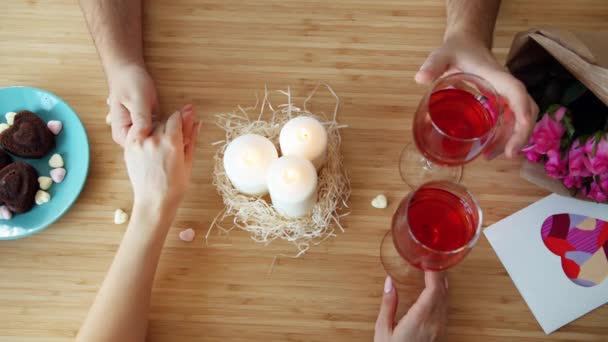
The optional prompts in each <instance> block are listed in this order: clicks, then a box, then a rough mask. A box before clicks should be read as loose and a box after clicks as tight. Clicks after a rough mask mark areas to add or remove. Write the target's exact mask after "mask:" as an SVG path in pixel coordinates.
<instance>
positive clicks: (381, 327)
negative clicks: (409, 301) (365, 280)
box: [374, 276, 399, 341]
mask: <svg viewBox="0 0 608 342" xmlns="http://www.w3.org/2000/svg"><path fill="white" fill-rule="evenodd" d="M398 303H399V299H398V298H397V290H396V289H395V286H393V280H392V279H391V277H390V276H387V277H386V280H385V281H384V294H383V296H382V304H380V313H379V314H378V319H377V320H376V329H375V334H376V335H375V339H374V340H375V341H386V338H387V337H390V336H391V335H392V333H393V326H394V325H395V312H396V311H397V304H398Z"/></svg>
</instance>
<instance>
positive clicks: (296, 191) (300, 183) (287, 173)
mask: <svg viewBox="0 0 608 342" xmlns="http://www.w3.org/2000/svg"><path fill="white" fill-rule="evenodd" d="M268 191H269V192H270V199H272V205H273V206H274V207H275V209H276V210H277V211H278V212H279V213H281V214H282V215H284V216H287V217H302V216H305V215H307V214H309V213H310V211H311V209H312V207H313V206H314V204H315V203H316V202H317V170H315V167H314V165H312V163H311V162H310V161H308V160H306V159H304V158H301V157H293V156H292V157H281V158H279V159H277V160H275V161H274V162H273V163H272V164H271V165H270V168H269V169H268Z"/></svg>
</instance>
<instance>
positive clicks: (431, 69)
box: [416, 49, 450, 84]
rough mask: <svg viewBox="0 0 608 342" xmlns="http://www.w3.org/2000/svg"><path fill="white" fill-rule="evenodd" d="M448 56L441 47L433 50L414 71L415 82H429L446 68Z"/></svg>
mask: <svg viewBox="0 0 608 342" xmlns="http://www.w3.org/2000/svg"><path fill="white" fill-rule="evenodd" d="M449 66H450V60H449V58H448V57H447V56H446V55H445V54H443V52H442V50H441V49H438V50H435V51H433V52H432V53H431V54H430V55H429V57H428V58H427V59H426V61H424V63H423V64H422V66H421V67H420V70H418V72H417V73H416V83H418V84H430V83H432V82H433V81H435V80H436V79H437V78H438V77H440V76H441V75H443V73H444V72H445V71H446V70H448V68H449Z"/></svg>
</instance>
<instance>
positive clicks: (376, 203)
mask: <svg viewBox="0 0 608 342" xmlns="http://www.w3.org/2000/svg"><path fill="white" fill-rule="evenodd" d="M372 207H374V208H378V209H384V208H386V207H388V200H387V199H386V196H384V195H378V196H376V198H374V199H373V200H372Z"/></svg>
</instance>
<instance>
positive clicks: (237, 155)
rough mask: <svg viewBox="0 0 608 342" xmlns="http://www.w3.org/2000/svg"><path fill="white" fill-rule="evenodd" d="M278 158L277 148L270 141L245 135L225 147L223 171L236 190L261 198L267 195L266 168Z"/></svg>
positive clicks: (258, 136) (259, 136)
mask: <svg viewBox="0 0 608 342" xmlns="http://www.w3.org/2000/svg"><path fill="white" fill-rule="evenodd" d="M278 158H279V155H278V153H277V148H276V147H275V146H274V144H273V143H272V142H271V141H270V140H268V139H267V138H265V137H263V136H261V135H257V134H245V135H241V136H240V137H238V138H236V139H234V140H232V141H231V142H230V144H228V147H226V151H225V152H224V169H225V170H226V175H227V176H228V179H230V182H231V183H232V185H233V186H234V187H235V188H236V189H237V190H239V191H240V192H242V193H244V194H247V195H252V196H262V195H265V194H266V193H268V186H267V185H266V174H267V172H268V167H269V166H270V164H271V163H272V162H273V161H274V160H277V159H278Z"/></svg>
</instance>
